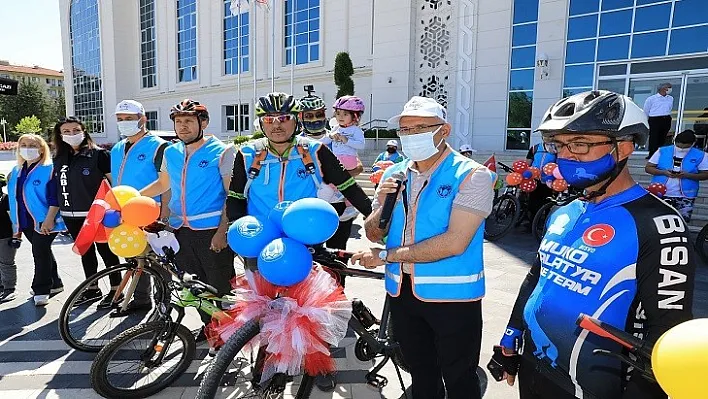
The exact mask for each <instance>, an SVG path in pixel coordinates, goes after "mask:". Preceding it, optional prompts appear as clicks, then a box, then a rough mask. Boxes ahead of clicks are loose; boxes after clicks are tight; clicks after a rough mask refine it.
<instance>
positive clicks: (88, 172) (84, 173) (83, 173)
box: [81, 168, 91, 176]
mask: <svg viewBox="0 0 708 399" xmlns="http://www.w3.org/2000/svg"><path fill="white" fill-rule="evenodd" d="M81 174H82V175H84V176H88V175H90V174H91V170H90V169H89V168H84V169H83V170H82V171H81Z"/></svg>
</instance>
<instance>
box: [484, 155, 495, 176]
mask: <svg viewBox="0 0 708 399" xmlns="http://www.w3.org/2000/svg"><path fill="white" fill-rule="evenodd" d="M484 166H486V167H487V169H489V170H491V171H492V172H494V173H496V172H497V159H496V158H494V154H492V156H491V157H489V159H487V160H486V161H485V162H484Z"/></svg>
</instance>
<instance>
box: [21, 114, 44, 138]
mask: <svg viewBox="0 0 708 399" xmlns="http://www.w3.org/2000/svg"><path fill="white" fill-rule="evenodd" d="M15 131H16V132H17V133H20V134H26V133H39V132H41V131H42V121H40V120H39V118H37V117H36V116H34V115H32V116H25V117H24V118H22V119H20V122H19V123H18V124H17V125H16V126H15Z"/></svg>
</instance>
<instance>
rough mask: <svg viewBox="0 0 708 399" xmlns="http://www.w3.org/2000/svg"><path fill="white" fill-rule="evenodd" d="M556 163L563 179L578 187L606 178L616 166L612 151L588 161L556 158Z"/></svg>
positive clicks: (585, 186) (590, 184) (581, 187)
mask: <svg viewBox="0 0 708 399" xmlns="http://www.w3.org/2000/svg"><path fill="white" fill-rule="evenodd" d="M556 164H558V169H559V170H560V173H561V175H563V178H564V179H565V181H567V182H568V184H569V185H571V186H573V187H575V188H579V189H585V188H588V187H590V186H592V185H594V184H597V183H600V182H601V181H603V180H605V179H607V178H608V177H610V174H612V171H613V170H614V169H615V166H617V162H615V157H614V156H613V155H612V153H609V154H606V155H605V156H603V157H602V158H600V159H596V160H594V161H589V162H580V161H574V160H572V159H563V158H558V159H557V160H556Z"/></svg>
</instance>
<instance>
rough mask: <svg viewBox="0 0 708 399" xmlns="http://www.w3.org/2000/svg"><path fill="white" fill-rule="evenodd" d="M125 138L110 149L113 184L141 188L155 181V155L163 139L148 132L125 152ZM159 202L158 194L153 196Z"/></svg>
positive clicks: (156, 176)
mask: <svg viewBox="0 0 708 399" xmlns="http://www.w3.org/2000/svg"><path fill="white" fill-rule="evenodd" d="M126 142H127V139H125V140H121V141H119V142H117V143H116V145H114V146H113V148H112V149H111V176H112V177H113V186H114V187H115V186H120V185H126V186H130V187H134V188H135V189H137V190H142V189H144V188H145V187H147V186H149V185H150V184H152V183H154V182H155V181H157V178H158V170H156V169H155V155H156V154H157V150H158V148H160V146H161V145H163V144H164V143H165V140H163V139H161V138H159V137H157V136H153V135H152V134H150V133H148V134H146V135H145V136H143V137H141V138H140V139H138V141H136V142H135V144H133V145H132V146H130V149H129V150H128V153H127V154H126V153H125V145H126ZM154 199H155V201H157V202H160V196H159V195H158V196H157V197H154Z"/></svg>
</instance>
